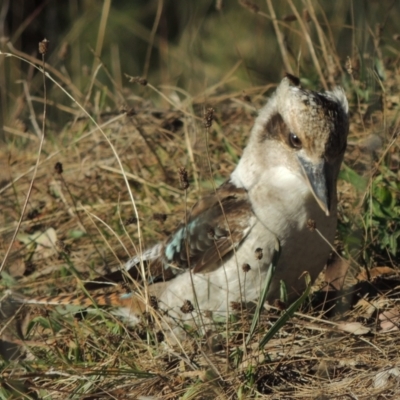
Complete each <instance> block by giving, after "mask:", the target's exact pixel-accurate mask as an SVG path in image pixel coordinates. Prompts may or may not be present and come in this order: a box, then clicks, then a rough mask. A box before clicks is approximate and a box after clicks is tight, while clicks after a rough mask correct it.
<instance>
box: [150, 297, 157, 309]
mask: <svg viewBox="0 0 400 400" xmlns="http://www.w3.org/2000/svg"><path fill="white" fill-rule="evenodd" d="M149 304H150V306H151V307H152V308H153V309H154V310H158V299H157V297H156V296H149Z"/></svg>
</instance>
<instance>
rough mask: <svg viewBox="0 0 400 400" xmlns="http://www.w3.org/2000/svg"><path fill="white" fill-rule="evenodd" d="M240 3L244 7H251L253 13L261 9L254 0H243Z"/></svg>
mask: <svg viewBox="0 0 400 400" xmlns="http://www.w3.org/2000/svg"><path fill="white" fill-rule="evenodd" d="M240 4H241V5H242V6H243V7H246V8H247V9H249V10H250V11H252V12H253V13H256V14H257V13H258V12H259V11H260V7H258V5H257V4H255V3H253V2H252V1H249V0H241V1H240Z"/></svg>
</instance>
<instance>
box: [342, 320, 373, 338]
mask: <svg viewBox="0 0 400 400" xmlns="http://www.w3.org/2000/svg"><path fill="white" fill-rule="evenodd" d="M337 327H338V328H339V329H340V330H342V331H344V332H348V333H352V334H353V335H357V336H358V335H365V334H366V333H368V332H369V331H370V330H371V329H369V328H367V327H366V326H364V325H362V324H361V323H360V322H342V323H339V324H338V325H337Z"/></svg>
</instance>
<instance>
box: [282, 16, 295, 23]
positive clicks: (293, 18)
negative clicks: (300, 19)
mask: <svg viewBox="0 0 400 400" xmlns="http://www.w3.org/2000/svg"><path fill="white" fill-rule="evenodd" d="M282 20H283V21H285V22H293V21H296V20H297V18H296V16H295V15H294V14H287V15H284V16H283V17H282Z"/></svg>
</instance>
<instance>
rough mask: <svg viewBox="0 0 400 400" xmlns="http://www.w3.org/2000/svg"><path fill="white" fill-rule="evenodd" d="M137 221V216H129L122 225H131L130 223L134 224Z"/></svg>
mask: <svg viewBox="0 0 400 400" xmlns="http://www.w3.org/2000/svg"><path fill="white" fill-rule="evenodd" d="M136 223H137V218H136V217H129V218H127V219H126V220H125V222H124V225H125V226H127V225H131V224H136Z"/></svg>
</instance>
